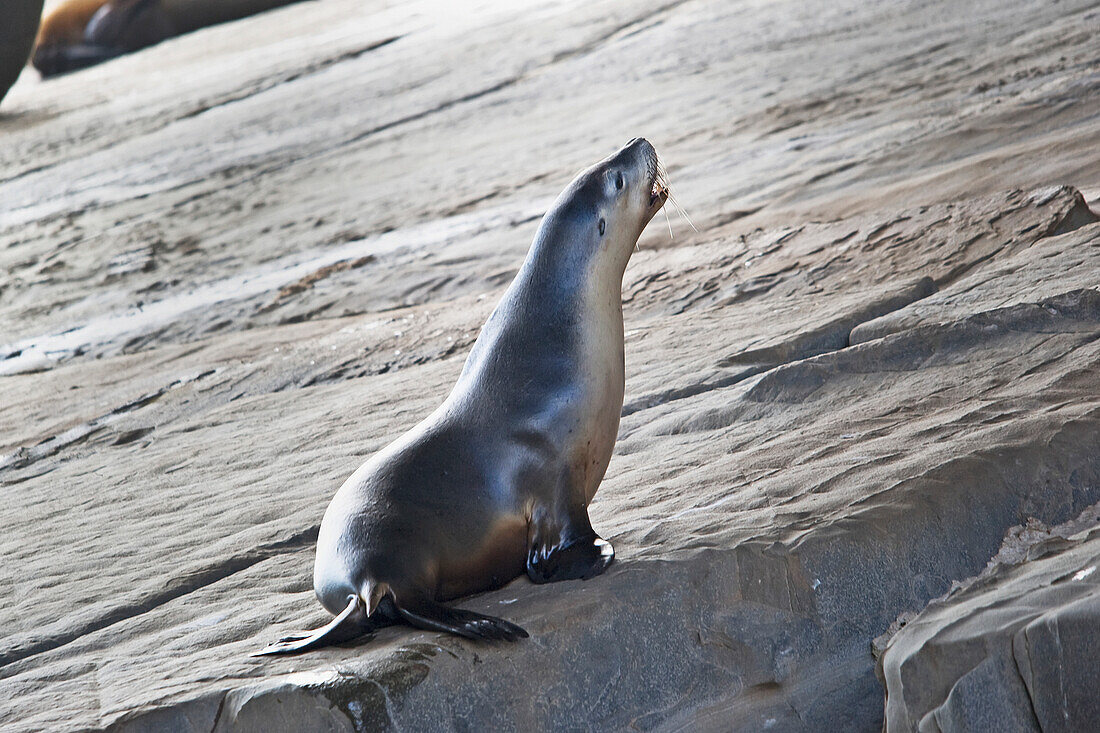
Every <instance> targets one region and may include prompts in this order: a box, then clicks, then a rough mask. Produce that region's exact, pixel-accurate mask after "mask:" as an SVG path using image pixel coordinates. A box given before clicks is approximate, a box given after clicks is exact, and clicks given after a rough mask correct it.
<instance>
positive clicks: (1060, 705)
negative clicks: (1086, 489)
mask: <svg viewBox="0 0 1100 733" xmlns="http://www.w3.org/2000/svg"><path fill="white" fill-rule="evenodd" d="M1098 564H1100V530H1098V529H1092V530H1089V531H1085V532H1081V533H1079V534H1077V535H1073V536H1072V537H1071V538H1070V539H1069V540H1066V539H1063V538H1061V537H1051V538H1047V539H1042V540H1038V541H1036V542H1035V543H1034V544H1031V545H1030V546H1029V548H1028V552H1027V556H1026V557H1025V558H1021V559H1020V561H1019V562H1017V563H995V564H993V565H991V567H990V568H988V569H987V570H986V571H985V572H983V573H982V575H981V576H979V577H978V578H977V579H975V580H974V581H971V582H968V583H964V584H962V585H961V586H960V587H958V588H956V589H955V590H953V591H952V592H951V593H950V594H948V595H947V596H945V597H944V598H941V599H937V600H936V601H934V602H933V603H931V604H930V605H929V606H928V607H927V608H926V609H924V610H923V611H922V612H921V613H920V614H918V615H917V616H916V618H914V619H913V620H912V621H910V622H909V623H908V624H906V625H905V626H904V628H902V629H901V630H900V631H899V632H898V633H897V635H895V636H894V637H893V638H892V639H891V640H890V642H889V644H888V645H887V647H886V651H885V654H884V655H883V657H882V674H883V676H884V677H885V681H886V689H887V698H886V729H887V730H888V731H895V730H896V731H905V730H920V731H945V732H947V731H968V730H1003V731H1010V730H1011V731H1016V730H1018V731H1038V730H1044V731H1083V730H1091V729H1092V728H1093V727H1094V725H1095V721H1096V720H1097V719H1098V716H1100V698H1098V696H1097V694H1096V691H1097V689H1100V671H1098V669H1097V666H1096V658H1097V657H1096V655H1097V654H1098V653H1100V646H1098V642H1097V639H1096V627H1097V624H1100V592H1098V591H1100V579H1098V578H1097V577H1096V568H1097V565H1098Z"/></svg>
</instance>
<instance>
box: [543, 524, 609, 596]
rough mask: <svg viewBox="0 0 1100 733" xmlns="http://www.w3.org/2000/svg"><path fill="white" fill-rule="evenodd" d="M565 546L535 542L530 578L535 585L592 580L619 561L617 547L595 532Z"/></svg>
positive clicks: (568, 542)
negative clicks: (616, 553) (616, 554)
mask: <svg viewBox="0 0 1100 733" xmlns="http://www.w3.org/2000/svg"><path fill="white" fill-rule="evenodd" d="M589 532H590V534H587V533H586V534H585V535H582V536H581V537H576V538H573V539H570V540H568V541H566V542H565V543H564V544H561V545H547V544H542V543H532V544H531V550H530V552H529V553H528V555H527V577H529V578H530V579H531V582H532V583H553V582H556V581H559V580H588V579H589V578H594V577H596V576H597V575H599V574H600V573H602V572H603V571H605V570H607V568H608V566H610V565H611V563H612V561H614V560H615V548H613V547H612V546H611V543H610V542H608V541H607V540H604V539H602V538H601V537H600V536H599V535H597V534H596V533H595V532H592V531H591V530H589Z"/></svg>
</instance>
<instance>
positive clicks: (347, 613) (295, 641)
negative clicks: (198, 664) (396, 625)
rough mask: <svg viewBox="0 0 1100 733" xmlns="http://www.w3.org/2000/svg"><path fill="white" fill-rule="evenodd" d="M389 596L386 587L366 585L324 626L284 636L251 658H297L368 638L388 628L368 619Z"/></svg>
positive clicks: (382, 584) (372, 584) (383, 584)
mask: <svg viewBox="0 0 1100 733" xmlns="http://www.w3.org/2000/svg"><path fill="white" fill-rule="evenodd" d="M388 592H389V586H387V585H386V584H385V583H378V584H375V583H368V584H367V587H366V588H364V589H363V592H362V593H360V594H358V595H349V596H348V605H347V607H346V608H344V610H343V611H341V612H340V615H339V616H337V617H336V618H334V619H332V621H330V622H329V623H328V625H327V626H324V627H322V628H320V629H317V630H316V631H311V632H309V633H307V634H295V635H292V636H284V637H283V638H282V639H279V640H278V641H277V642H275V643H274V644H269V645H268V646H267V647H265V648H263V649H261V650H260V651H258V652H254V653H253V654H252V656H254V657H263V656H269V655H274V654H298V653H300V652H308V651H310V650H311V649H320V648H321V647H325V646H330V645H332V644H340V643H342V642H345V641H351V640H352V639H357V638H359V637H360V636H364V635H366V634H369V633H370V632H372V631H374V630H375V629H376V628H378V627H379V626H384V625H387V624H386V622H385V621H382V623H378V621H381V619H379V618H377V617H375V618H371V616H372V614H374V612H375V610H376V609H377V608H378V603H379V601H381V600H382V598H383V597H384V596H385V595H386V593H388ZM391 623H392V622H391Z"/></svg>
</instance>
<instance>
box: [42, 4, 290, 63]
mask: <svg viewBox="0 0 1100 733" xmlns="http://www.w3.org/2000/svg"><path fill="white" fill-rule="evenodd" d="M297 1H298V0H67V2H65V3H63V4H62V5H60V6H58V7H57V8H55V9H54V10H53V11H52V12H51V13H50V14H49V15H47V16H46V18H45V19H44V20H43V21H42V28H41V30H40V31H39V33H38V40H37V42H36V44H35V51H34V55H33V56H32V57H31V63H32V64H34V67H35V68H36V69H38V71H39V72H40V73H41V74H42V76H43V77H49V76H54V75H57V74H63V73H67V72H70V71H76V70H78V69H82V68H85V67H87V66H92V65H94V64H98V63H100V62H103V61H107V60H108V59H112V58H115V57H116V56H121V55H122V54H125V53H131V52H133V51H138V50H140V49H143V48H146V47H148V46H152V45H155V44H157V43H160V42H161V41H163V40H165V39H167V38H172V37H173V36H178V35H181V34H183V33H190V32H191V31H194V30H198V29H199V28H203V27H205V26H208V25H215V24H218V23H225V22H228V21H231V20H237V19H239V18H244V17H246V16H249V15H254V14H256V13H260V12H263V11H265V10H271V9H272V8H277V7H280V6H282V5H289V4H290V3H292V2H297Z"/></svg>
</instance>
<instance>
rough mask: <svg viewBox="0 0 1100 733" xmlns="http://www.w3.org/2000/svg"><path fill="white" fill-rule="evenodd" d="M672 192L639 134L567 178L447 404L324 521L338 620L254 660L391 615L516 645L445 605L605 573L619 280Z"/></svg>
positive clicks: (325, 578)
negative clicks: (603, 498) (597, 525)
mask: <svg viewBox="0 0 1100 733" xmlns="http://www.w3.org/2000/svg"><path fill="white" fill-rule="evenodd" d="M667 197H668V193H667V190H666V187H665V186H664V184H663V181H662V179H661V176H659V174H658V163H657V153H656V151H655V150H654V149H653V146H652V145H651V144H650V143H649V142H647V141H646V140H644V139H640V138H636V139H634V140H632V141H631V142H629V143H628V144H627V145H626V146H624V147H623V148H622V149H620V150H619V151H618V152H616V153H615V154H613V155H611V156H610V157H608V158H605V159H604V160H602V161H600V162H599V163H597V164H596V165H594V166H592V167H590V168H588V169H586V170H584V171H582V172H581V173H580V174H579V175H578V176H577V177H576V178H575V179H574V180H573V181H572V183H570V184H569V186H568V187H567V188H566V189H565V191H563V192H562V194H561V195H560V196H559V197H558V198H557V200H556V201H555V202H554V204H553V205H552V206H551V208H550V209H549V210H548V211H547V213H546V215H545V216H544V217H543V219H542V222H541V224H540V225H539V228H538V231H537V232H536V234H535V239H534V243H533V244H532V246H531V249H530V251H529V252H528V255H527V258H526V259H525V260H524V263H523V265H522V267H521V268H520V270H519V272H518V273H517V275H516V278H515V280H514V281H513V282H512V284H511V285H510V286H509V288H508V290H507V291H506V292H505V293H504V296H503V298H502V299H501V301H500V303H499V304H498V305H497V307H496V309H495V310H494V311H493V312H492V314H491V315H490V316H489V319H488V320H487V321H486V322H485V325H484V326H483V327H482V329H481V333H480V334H479V335H478V338H477V341H476V342H475V343H474V346H473V349H472V350H471V351H470V355H469V357H468V358H467V360H466V364H465V366H464V367H463V369H462V373H461V375H460V376H459V378H458V382H457V383H456V384H455V386H454V388H453V390H452V391H451V393H450V395H449V396H448V397H447V399H446V400H445V401H444V402H443V404H442V405H440V406H439V408H438V409H436V410H435V412H433V413H432V414H431V415H430V416H428V417H427V418H426V419H425V420H423V421H422V422H421V423H420V424H419V425H417V426H416V427H414V428H413V429H412V430H410V431H409V432H407V433H406V434H404V435H403V436H401V437H400V438H398V439H397V440H396V441H394V442H393V443H392V444H390V445H389V446H388V447H386V448H384V449H383V450H382V451H380V452H379V453H377V454H376V455H374V456H373V457H372V458H370V459H369V460H368V461H367V462H366V463H364V464H363V465H362V466H361V467H360V468H359V469H358V470H357V471H356V472H355V473H354V474H352V475H351V477H350V478H348V480H347V481H346V482H344V484H343V485H342V486H341V487H340V489H339V491H337V492H336V496H335V497H334V498H333V499H332V502H331V503H330V504H329V506H328V509H327V510H326V511H325V515H324V518H323V520H322V521H321V528H320V532H319V534H318V538H317V559H316V564H315V566H314V575H313V587H314V591H315V592H316V595H317V598H318V599H319V600H320V602H321V605H323V606H324V607H325V609H327V610H328V611H329V612H330V613H332V614H334V615H335V618H334V619H333V620H332V622H331V623H330V624H328V625H327V626H325V627H324V628H321V629H318V630H317V631H315V632H312V633H309V634H302V635H295V636H288V637H285V638H283V639H282V640H280V641H279V642H276V643H275V644H272V645H271V646H269V647H267V648H266V649H264V650H262V651H260V652H257V655H263V654H282V653H291V652H301V651H306V650H308V649H314V648H317V647H320V646H324V645H327V644H331V643H336V642H340V641H347V640H350V639H352V638H355V637H357V636H361V635H363V634H365V633H369V632H370V631H373V630H374V629H377V628H379V627H381V626H388V625H390V624H394V623H407V624H410V625H412V626H414V627H416V628H420V629H429V630H435V631H444V632H449V633H452V634H458V635H460V636H464V637H467V638H471V639H507V640H515V639H517V638H520V637H526V636H527V632H526V631H524V630H523V629H522V628H520V627H519V626H516V625H515V624H512V623H510V622H508V621H505V620H503V619H500V618H495V617H492V616H485V615H482V614H478V613H474V612H472V611H467V610H462V609H459V608H454V607H451V606H447V605H444V603H443V602H444V601H448V600H451V599H454V598H458V597H460V596H465V595H469V594H471V593H477V592H481V591H486V590H490V589H493V588H498V587H500V586H502V585H504V584H505V583H507V582H508V581H510V580H512V579H513V578H515V577H517V576H519V575H521V574H523V573H524V572H526V574H527V576H528V577H529V578H530V579H531V580H532V581H533V582H535V583H549V582H553V581H559V580H569V579H588V578H591V577H593V576H595V575H599V574H600V573H602V572H603V571H604V570H606V569H607V567H608V566H609V565H610V564H611V562H612V561H613V559H614V557H615V553H614V550H613V549H612V547H611V545H610V544H609V543H608V542H606V541H605V540H603V539H602V538H601V537H600V536H599V535H597V534H596V532H595V531H594V530H593V529H592V524H591V522H590V521H589V518H588V505H589V502H591V501H592V497H593V496H594V495H595V493H596V488H597V487H598V486H599V484H600V481H601V480H602V479H603V476H604V472H605V471H606V470H607V466H608V463H609V462H610V460H611V452H612V448H613V447H614V443H615V438H616V434H617V432H618V427H619V415H620V412H621V410H622V405H623V390H624V358H623V357H624V347H623V314H622V280H623V273H624V271H625V270H626V264H627V261H628V260H629V259H630V256H631V254H632V253H633V251H634V248H635V245H636V244H637V241H638V237H639V236H640V235H641V233H642V230H643V229H644V228H645V226H646V224H648V223H649V221H650V219H652V218H653V215H654V214H655V213H656V212H657V210H658V209H660V208H661V206H663V205H664V203H665V200H666V199H667Z"/></svg>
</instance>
